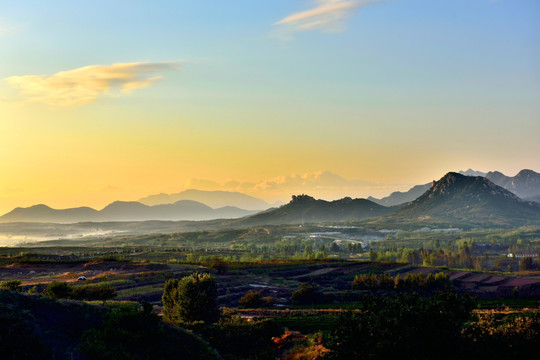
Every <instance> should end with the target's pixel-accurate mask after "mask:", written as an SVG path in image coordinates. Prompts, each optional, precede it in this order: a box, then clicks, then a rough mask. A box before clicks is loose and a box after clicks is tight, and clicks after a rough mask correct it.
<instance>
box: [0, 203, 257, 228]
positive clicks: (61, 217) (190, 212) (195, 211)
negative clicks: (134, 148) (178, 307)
mask: <svg viewBox="0 0 540 360" xmlns="http://www.w3.org/2000/svg"><path fill="white" fill-rule="evenodd" d="M254 213H256V211H249V210H244V209H240V208H237V207H233V206H228V207H222V208H218V209H212V208H211V207H209V206H207V205H205V204H202V203H199V202H197V201H191V200H180V201H177V202H175V203H174V204H166V205H155V206H148V205H144V204H141V203H140V202H136V201H115V202H113V203H111V204H109V205H107V206H106V207H105V208H103V209H102V210H101V211H97V210H94V209H91V208H88V207H85V208H75V209H62V210H57V209H52V208H50V207H48V206H46V205H35V206H31V207H28V208H16V209H14V210H12V211H11V212H9V213H7V214H5V215H3V216H0V222H53V223H75V222H85V221H92V222H98V221H143V220H172V221H175V220H210V219H219V218H221V219H233V218H239V217H243V216H247V215H252V214H254Z"/></svg>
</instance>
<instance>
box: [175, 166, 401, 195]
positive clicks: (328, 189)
mask: <svg viewBox="0 0 540 360" xmlns="http://www.w3.org/2000/svg"><path fill="white" fill-rule="evenodd" d="M188 188H196V189H199V190H228V191H239V192H243V193H247V194H249V195H252V196H256V197H262V198H264V199H266V200H270V201H276V200H281V201H286V200H288V199H289V198H290V196H291V195H295V194H309V195H311V196H315V197H320V198H325V199H338V198H341V197H344V196H352V197H358V196H364V197H367V196H369V195H371V196H379V197H380V196H386V195H388V194H389V193H390V192H392V191H395V190H404V189H408V188H410V186H407V185H405V186H404V185H402V184H377V183H372V182H367V181H363V180H349V179H346V178H344V177H342V176H340V175H337V174H334V173H332V172H329V171H319V172H315V173H306V174H303V175H300V174H292V175H287V176H277V177H274V178H271V179H266V180H261V181H258V182H239V181H235V180H228V181H226V182H225V183H223V184H221V183H218V182H215V181H212V180H204V179H191V180H189V181H188V183H187V184H186V189H188Z"/></svg>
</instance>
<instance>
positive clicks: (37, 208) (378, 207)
mask: <svg viewBox="0 0 540 360" xmlns="http://www.w3.org/2000/svg"><path fill="white" fill-rule="evenodd" d="M478 173H480V172H477V171H474V170H471V169H469V170H467V171H462V172H460V173H453V172H451V173H448V174H447V175H445V176H444V177H443V178H441V179H440V180H439V181H434V182H433V183H430V184H424V185H417V186H415V187H413V188H411V189H410V190H409V191H407V192H394V193H392V194H391V195H389V196H388V197H386V198H382V199H374V198H371V197H370V198H368V199H351V198H348V197H347V198H343V199H340V200H335V201H325V200H316V199H314V198H312V197H310V196H307V195H298V196H293V198H292V201H291V202H290V203H288V204H286V205H283V206H280V207H277V208H270V209H267V210H265V211H256V210H245V209H242V208H239V207H236V206H222V207H218V208H213V207H211V206H208V205H207V204H204V203H202V202H198V201H194V200H178V201H176V202H174V203H167V204H157V205H148V204H144V203H142V202H136V201H131V202H125V201H116V202H113V203H111V204H109V205H108V206H106V207H105V208H103V209H102V210H100V211H98V210H95V209H92V208H89V207H79V208H72V209H62V210H58V209H52V208H50V207H48V206H46V205H43V204H40V205H34V206H31V207H28V208H16V209H14V210H12V211H11V212H9V213H7V214H5V215H3V216H0V222H3V223H6V222H51V223H76V222H107V221H117V222H118V221H147V220H160V221H180V220H185V221H193V220H195V221H202V220H211V219H218V220H216V221H214V222H213V223H212V226H213V227H214V226H217V227H220V226H229V227H236V226H252V225H263V224H293V223H308V222H324V221H332V222H334V221H348V220H363V219H367V218H375V217H381V219H382V220H381V221H383V220H384V221H391V222H396V221H397V222H406V221H409V222H411V221H413V222H418V221H423V222H433V221H445V222H456V223H467V224H477V225H482V224H484V225H486V224H491V225H505V226H506V225H509V224H524V223H530V222H531V221H533V220H535V221H536V220H537V219H538V208H539V206H540V205H539V204H538V203H535V202H534V201H539V200H540V174H538V173H536V172H534V171H531V170H522V171H520V172H519V173H518V174H517V175H516V176H514V177H508V176H505V175H504V174H502V173H499V172H489V173H486V174H485V176H470V174H478ZM463 174H465V175H463ZM480 174H484V173H480ZM466 175H467V176H466ZM497 183H498V184H500V186H499V185H497ZM505 188H506V189H505ZM516 194H519V195H521V196H525V195H531V196H530V197H528V198H527V200H523V199H521V198H520V197H518V195H516ZM174 197H191V198H199V199H206V201H208V202H210V203H212V204H219V205H223V204H229V202H228V201H230V202H232V203H236V204H238V203H243V204H244V205H248V206H250V207H252V208H253V207H256V206H263V205H264V207H265V208H267V207H268V206H269V204H268V203H266V202H264V201H263V200H260V199H257V198H254V197H251V196H249V195H245V194H241V193H235V192H227V191H200V190H186V191H183V192H181V193H178V194H172V195H166V194H161V195H153V196H149V197H147V198H145V201H146V202H147V203H157V202H161V201H168V200H171V199H172V198H174ZM529 199H530V200H529ZM143 200H144V199H143ZM219 219H228V220H219ZM207 225H208V224H207Z"/></svg>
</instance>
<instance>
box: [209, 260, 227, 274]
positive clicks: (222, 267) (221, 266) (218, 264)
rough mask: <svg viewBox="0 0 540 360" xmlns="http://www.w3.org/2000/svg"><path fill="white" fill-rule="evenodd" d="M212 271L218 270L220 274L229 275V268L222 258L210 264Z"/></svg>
mask: <svg viewBox="0 0 540 360" xmlns="http://www.w3.org/2000/svg"><path fill="white" fill-rule="evenodd" d="M210 269H216V271H217V273H218V274H225V273H227V270H228V266H227V263H226V262H225V261H224V260H223V259H222V258H220V257H215V258H213V259H212V261H211V262H210Z"/></svg>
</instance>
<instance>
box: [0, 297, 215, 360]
mask: <svg viewBox="0 0 540 360" xmlns="http://www.w3.org/2000/svg"><path fill="white" fill-rule="evenodd" d="M117 314H121V313H120V312H118V313H117ZM124 314H126V315H127V316H126V315H123V319H125V320H126V321H123V322H120V321H117V322H119V324H116V323H114V325H115V326H114V328H113V327H112V325H113V324H111V323H113V321H111V320H107V319H108V317H107V309H106V308H104V307H102V306H93V305H88V304H85V303H83V302H79V301H68V300H55V299H52V298H48V297H44V296H33V295H27V294H19V293H15V292H10V291H5V290H0V324H1V325H2V326H1V327H0V351H1V352H2V355H3V357H2V358H5V359H56V360H64V359H65V360H69V359H81V360H83V359H96V356H93V355H94V354H84V351H82V350H81V345H82V344H84V343H85V335H88V334H89V332H88V331H89V330H90V329H95V330H91V331H90V333H91V335H94V337H93V338H92V339H93V340H95V339H96V338H95V334H96V332H93V333H92V331H96V330H98V331H99V330H101V329H103V327H104V325H107V322H109V323H110V324H109V329H108V330H109V332H107V335H109V336H111V337H113V340H111V342H114V343H115V346H116V347H115V348H107V349H103V348H102V349H100V350H101V351H102V352H104V353H106V354H107V355H104V354H101V356H103V357H97V358H105V359H112V358H115V359H127V358H135V357H133V355H134V354H133V353H135V354H137V355H140V353H142V352H144V353H145V355H146V356H144V357H142V356H141V357H140V358H154V359H158V358H160V359H165V358H172V357H174V358H180V359H220V358H221V357H220V356H219V355H217V354H216V353H215V351H213V350H212V349H211V348H210V347H209V345H208V343H206V342H205V341H204V340H202V339H200V338H199V337H197V336H195V335H193V334H191V333H189V332H187V331H185V330H183V329H181V328H173V327H171V326H169V325H167V324H164V323H161V322H159V320H158V317H157V316H155V315H154V316H153V317H152V316H148V315H146V316H145V314H143V313H142V312H136V311H131V312H125V313H124ZM117 318H120V317H119V316H118V315H117ZM109 319H112V320H114V319H115V318H114V317H113V316H110V317H109ZM110 330H113V331H110ZM102 331H103V330H102ZM114 331H116V332H114ZM85 332H86V333H85ZM86 343H90V344H93V343H92V342H86ZM96 347H97V346H96ZM178 354H181V355H178ZM111 355H112V356H111ZM137 358H138V357H137Z"/></svg>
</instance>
